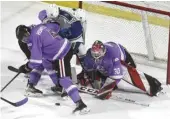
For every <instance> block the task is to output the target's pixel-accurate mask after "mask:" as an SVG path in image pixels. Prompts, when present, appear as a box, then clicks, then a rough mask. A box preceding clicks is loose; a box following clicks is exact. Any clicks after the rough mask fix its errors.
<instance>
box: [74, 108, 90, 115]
mask: <svg viewBox="0 0 170 119" xmlns="http://www.w3.org/2000/svg"><path fill="white" fill-rule="evenodd" d="M89 112H90V109H89V108H84V109H82V110H80V111H76V112H73V114H75V115H84V114H88V113H89Z"/></svg>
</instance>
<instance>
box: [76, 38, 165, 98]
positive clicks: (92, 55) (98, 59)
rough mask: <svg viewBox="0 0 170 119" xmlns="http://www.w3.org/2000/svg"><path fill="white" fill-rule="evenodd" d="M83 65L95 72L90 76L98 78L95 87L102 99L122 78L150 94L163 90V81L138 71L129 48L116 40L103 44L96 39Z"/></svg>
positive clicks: (87, 70) (107, 96)
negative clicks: (115, 41) (128, 50)
mask: <svg viewBox="0 0 170 119" xmlns="http://www.w3.org/2000/svg"><path fill="white" fill-rule="evenodd" d="M83 65H84V70H85V72H86V73H88V72H92V73H93V77H92V76H91V77H90V78H91V79H92V80H93V81H96V80H98V86H97V87H96V86H95V87H94V88H98V89H99V92H98V94H97V97H98V98H100V99H108V98H110V97H111V93H112V90H113V89H114V88H115V86H116V85H117V84H118V83H119V82H120V81H121V80H126V81H127V82H129V83H130V84H131V85H134V86H136V87H137V88H139V89H141V90H143V91H145V92H146V93H147V94H148V95H150V96H155V95H157V93H158V92H159V91H160V90H162V88H161V83H160V82H159V81H158V80H157V79H155V78H153V77H151V76H149V75H147V74H145V73H141V72H139V71H137V70H136V68H135V67H136V65H135V63H134V61H133V59H132V57H131V56H130V54H129V53H128V52H127V50H126V49H125V48H124V47H123V46H121V45H120V44H116V43H114V42H106V43H104V44H103V43H102V42H101V41H95V42H94V44H93V45H92V47H91V48H90V49H89V50H88V51H87V53H86V56H85V58H84V64H83ZM139 74H142V75H144V77H145V78H143V77H142V78H141V76H140V75H139ZM81 78H82V77H81ZM81 78H80V76H78V79H80V80H82V79H81ZM143 82H147V83H143ZM92 84H96V83H92Z"/></svg>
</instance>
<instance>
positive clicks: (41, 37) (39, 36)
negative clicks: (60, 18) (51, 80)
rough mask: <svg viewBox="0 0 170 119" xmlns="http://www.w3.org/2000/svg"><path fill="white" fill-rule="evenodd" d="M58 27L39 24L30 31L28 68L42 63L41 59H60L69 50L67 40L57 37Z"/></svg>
mask: <svg viewBox="0 0 170 119" xmlns="http://www.w3.org/2000/svg"><path fill="white" fill-rule="evenodd" d="M59 30H60V27H59V25H58V24H56V23H47V24H39V25H37V26H35V27H34V28H32V29H31V35H30V37H29V40H28V46H29V47H30V51H31V58H30V64H29V66H30V67H32V68H33V67H36V65H39V64H41V63H42V59H48V60H50V61H52V60H56V59H62V58H64V56H65V55H66V54H67V52H68V51H69V50H70V48H71V44H70V42H69V41H68V40H67V39H63V38H61V37H60V36H59V35H58V32H59Z"/></svg>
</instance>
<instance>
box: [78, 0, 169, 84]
mask: <svg viewBox="0 0 170 119" xmlns="http://www.w3.org/2000/svg"><path fill="white" fill-rule="evenodd" d="M100 3H102V4H103V3H104V4H107V5H108V6H109V7H110V6H111V7H112V8H113V10H115V8H116V9H119V10H122V9H123V10H127V9H129V10H130V12H133V11H137V14H138V15H140V17H141V21H139V20H136V21H138V22H141V26H142V30H143V31H142V32H143V37H144V38H145V39H140V38H139V37H138V39H139V40H140V42H139V43H138V44H134V45H136V46H137V48H136V49H133V51H134V50H138V49H142V50H143V49H144V48H145V53H141V52H133V51H132V50H130V53H131V54H132V56H133V58H134V59H135V61H136V62H137V63H142V64H146V65H151V66H154V67H159V68H165V69H166V70H167V74H166V84H170V12H168V11H163V10H158V9H154V8H149V7H143V6H139V5H134V4H129V3H126V2H119V1H102V2H99V1H98V2H96V3H95V2H92V3H89V2H87V1H79V8H81V9H85V10H86V11H89V10H88V5H87V4H97V5H101V4H100ZM101 6H102V7H103V5H101ZM89 9H94V10H95V9H96V8H95V7H93V6H92V7H90V8H89ZM110 10H112V9H110ZM95 11H96V10H95ZM116 12H117V11H116ZM97 13H98V12H97ZM100 13H101V11H100ZM114 13H115V12H113V13H112V14H114ZM127 13H128V12H127ZM132 14H133V13H132ZM151 14H152V15H153V14H154V15H153V16H151V17H152V18H153V17H157V16H159V17H160V18H163V19H164V20H165V19H166V23H167V24H166V25H165V24H164V26H159V25H158V24H154V23H150V22H149V20H148V19H149V18H148V16H150V15H151ZM118 16H119V15H118ZM151 17H150V19H152V18H151ZM157 20H158V19H157ZM161 20H162V19H161ZM158 21H159V20H158ZM134 24H136V23H135V22H134ZM151 24H154V25H157V27H156V28H154V27H153V26H152V25H151ZM124 25H126V24H124ZM87 27H88V26H87ZM109 27H110V26H109ZM135 27H136V26H135ZM159 27H161V28H162V27H163V28H162V29H166V34H164V33H165V32H164V30H162V31H161V30H158V31H160V32H157V33H155V34H154V33H153V32H152V30H155V29H157V28H159ZM165 27H166V28H165ZM129 30H130V29H129ZM114 31H115V29H114ZM140 32H141V31H140ZM160 33H163V36H164V37H166V39H159V40H157V41H153V39H155V37H158V36H157V34H160ZM105 35H106V34H105ZM119 35H122V34H119ZM133 35H135V34H133ZM154 36H155V37H154ZM112 39H114V38H112ZM86 40H87V39H86ZM94 40H96V39H94ZM135 40H136V39H135ZM128 42H130V41H128ZM141 42H144V43H145V44H144V45H143V46H144V48H140V46H141V45H142V43H141ZM154 43H155V44H154ZM120 44H123V43H120ZM130 44H132V43H130ZM123 45H124V46H125V47H126V44H123ZM154 45H155V46H154ZM159 45H162V46H163V47H164V48H165V47H166V48H165V49H162V48H161V47H159ZM131 47H132V46H131ZM126 48H127V49H128V50H129V49H130V48H129V47H126ZM158 51H159V52H158ZM160 51H161V53H160ZM163 54H164V55H163ZM141 57H142V58H141ZM140 59H142V60H140ZM162 64H164V65H162Z"/></svg>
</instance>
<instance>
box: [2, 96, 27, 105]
mask: <svg viewBox="0 0 170 119" xmlns="http://www.w3.org/2000/svg"><path fill="white" fill-rule="evenodd" d="M1 100H3V101H5V102H7V103H9V104H11V105H12V106H14V107H19V106H22V105H24V104H25V103H26V102H28V98H27V97H26V98H24V99H23V100H21V101H18V102H11V101H9V100H7V99H5V98H3V97H1Z"/></svg>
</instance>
